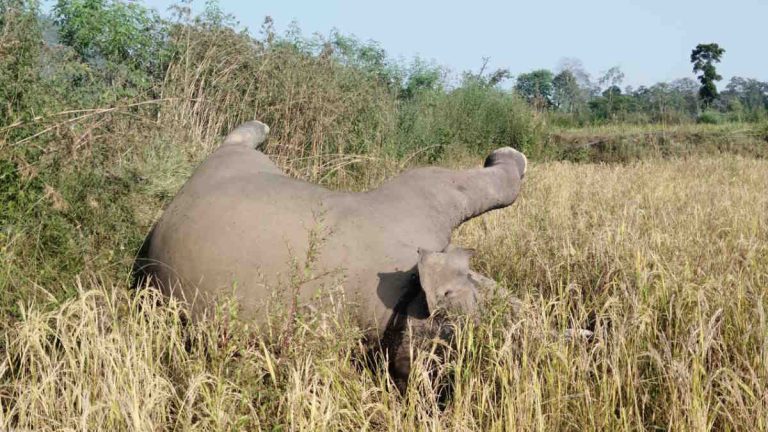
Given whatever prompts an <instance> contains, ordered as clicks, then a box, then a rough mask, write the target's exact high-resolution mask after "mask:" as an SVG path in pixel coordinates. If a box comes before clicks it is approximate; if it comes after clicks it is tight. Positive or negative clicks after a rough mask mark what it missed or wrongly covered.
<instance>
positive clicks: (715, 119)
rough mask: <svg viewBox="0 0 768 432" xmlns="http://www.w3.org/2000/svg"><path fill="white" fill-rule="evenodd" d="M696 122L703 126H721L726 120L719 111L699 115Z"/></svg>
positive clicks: (709, 111)
mask: <svg viewBox="0 0 768 432" xmlns="http://www.w3.org/2000/svg"><path fill="white" fill-rule="evenodd" d="M696 121H697V122H698V123H703V124H721V123H723V122H724V121H725V118H724V117H723V114H722V113H720V112H718V111H712V110H708V111H704V112H702V113H701V114H699V117H698V118H697V119H696Z"/></svg>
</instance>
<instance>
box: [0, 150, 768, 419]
mask: <svg viewBox="0 0 768 432" xmlns="http://www.w3.org/2000/svg"><path fill="white" fill-rule="evenodd" d="M525 181H526V183H525V186H524V190H523V192H522V194H521V196H520V198H519V200H518V202H517V203H516V204H514V205H513V206H512V207H510V208H508V209H505V210H501V211H497V212H493V213H491V214H488V215H485V216H484V217H481V218H478V219H476V220H473V221H471V222H469V223H467V224H465V225H464V226H463V227H461V229H460V230H458V232H457V233H456V242H458V243H461V244H463V245H466V246H469V247H474V248H476V249H477V250H478V254H477V257H476V259H475V263H474V265H475V267H476V269H477V270H480V271H482V272H484V273H486V274H488V275H489V276H491V277H493V278H495V279H497V280H498V281H499V282H500V283H501V285H502V288H503V290H504V292H507V293H512V294H514V295H516V296H519V297H520V298H521V299H522V308H521V310H520V312H519V314H517V315H515V314H512V313H511V308H510V307H509V305H508V304H507V303H506V301H505V300H504V296H503V295H499V297H498V298H496V299H495V300H494V301H492V302H490V304H489V305H488V309H487V311H486V313H484V314H483V319H482V322H481V323H480V324H479V325H478V326H476V327H471V328H467V329H465V330H463V331H461V332H460V333H459V335H458V340H457V347H456V349H455V350H453V351H451V353H450V355H449V356H448V359H447V361H445V362H444V363H442V364H438V363H435V362H434V361H433V359H432V358H431V356H430V354H429V353H422V354H421V355H420V357H419V360H418V362H417V368H416V370H415V371H414V374H413V376H412V381H411V386H410V388H409V390H408V394H407V395H405V396H400V395H398V394H397V392H396V391H395V389H394V386H392V385H391V384H390V383H389V382H388V380H387V377H386V375H385V374H384V373H383V372H381V371H379V372H372V371H369V370H368V369H366V368H365V367H362V366H361V364H360V355H359V354H360V351H361V347H360V344H359V342H358V338H359V334H360V332H359V329H354V328H352V327H350V326H349V325H348V324H347V322H346V320H345V319H344V317H343V315H340V314H338V313H336V312H334V309H332V308H331V309H329V310H328V311H326V312H319V313H318V314H316V315H313V316H308V317H307V319H306V320H305V322H302V323H301V325H298V326H295V334H294V335H293V336H292V338H291V340H292V341H293V343H292V344H291V346H289V347H283V346H280V345H278V344H275V343H274V338H271V337H270V336H269V334H268V333H267V332H266V331H259V330H258V329H254V328H250V327H248V326H247V324H245V323H241V322H238V321H237V320H233V319H231V318H232V317H231V315H232V314H231V313H224V312H223V313H222V316H221V317H220V319H218V320H216V321H212V322H208V323H204V324H202V325H199V326H188V325H184V324H183V323H182V321H181V320H180V319H179V306H178V305H176V304H174V303H172V302H171V303H168V302H166V301H163V300H162V299H160V297H159V296H158V294H157V293H155V292H154V291H152V290H144V291H140V292H139V293H131V292H128V291H127V289H126V287H125V286H121V285H117V286H115V284H114V283H113V282H106V281H102V280H100V279H98V278H97V277H96V275H94V276H93V277H91V278H89V279H87V280H86V279H83V280H82V281H81V282H79V283H76V284H75V286H74V287H73V289H75V290H76V291H77V295H76V296H75V297H74V298H73V299H72V300H69V301H68V302H66V303H64V304H62V305H60V306H58V307H56V308H55V309H53V310H50V309H46V308H43V307H42V306H40V305H27V306H24V307H23V308H22V312H21V319H20V320H19V321H18V322H16V323H14V324H13V326H12V327H11V328H8V329H4V330H3V338H4V341H3V342H2V344H0V346H2V347H3V348H2V358H1V359H0V430H25V429H28V430H311V431H316V430H484V431H501V430H574V431H576V430H578V431H581V430H711V429H715V430H767V429H768V396H766V394H767V393H766V391H765V389H766V388H768V318H767V317H766V311H767V310H768V217H767V216H766V214H768V194H766V193H765V192H766V190H768V162H766V161H764V160H756V159H748V158H740V157H734V156H719V157H711V158H696V159H690V160H685V161H683V160H648V161H644V162H639V163H635V164H629V165H594V164H570V163H561V162H551V163H542V164H539V165H534V166H533V167H532V169H531V171H530V173H529V174H528V175H527V178H526V180H525ZM338 302H339V303H343V298H341V299H338ZM224 311H225V312H226V308H225V309H224ZM566 328H589V329H592V330H594V332H595V336H594V338H593V339H591V340H573V341H567V340H565V339H564V338H562V337H558V336H555V335H556V334H558V332H559V331H560V330H563V329H566ZM552 330H556V331H554V332H553V331H552ZM434 375H437V377H436V378H432V377H433V376H434ZM446 383H452V390H451V391H450V392H449V394H450V396H449V397H448V398H447V401H446V400H442V401H441V400H438V398H437V396H436V394H440V393H442V394H446V393H445V392H444V391H443V392H436V391H434V387H435V386H442V385H445V384H446Z"/></svg>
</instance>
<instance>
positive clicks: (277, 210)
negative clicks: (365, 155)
mask: <svg viewBox="0 0 768 432" xmlns="http://www.w3.org/2000/svg"><path fill="white" fill-rule="evenodd" d="M268 132H269V128H268V127H267V126H266V125H264V124H262V123H260V122H257V121H252V122H248V123H245V124H243V125H241V126H240V127H238V128H237V129H235V130H234V131H232V132H231V133H230V134H229V135H228V136H227V137H226V138H225V140H224V142H223V144H222V145H221V146H220V147H219V148H218V149H217V150H216V151H215V152H213V153H212V154H211V155H210V156H209V157H208V158H207V159H206V160H205V161H204V162H203V163H202V164H201V165H200V166H199V167H198V168H197V170H196V171H195V172H194V174H193V175H192V177H191V178H190V179H189V180H188V181H187V182H186V184H185V185H184V186H183V187H182V189H181V190H180V191H179V193H178V194H177V195H176V197H175V198H174V199H173V201H172V202H171V203H170V205H169V206H168V207H167V208H166V210H165V211H164V213H163V215H162V217H161V218H160V220H159V221H158V222H157V224H156V225H155V227H154V228H153V230H152V232H151V233H150V235H149V236H148V237H147V239H146V241H145V244H144V247H143V249H142V252H141V253H140V256H139V259H138V260H137V263H138V264H139V265H140V267H141V268H142V270H143V273H144V274H145V275H151V277H152V279H153V280H154V281H155V284H158V285H159V286H160V288H161V289H162V290H163V291H164V292H165V293H166V294H168V295H172V296H175V297H177V298H179V299H182V300H184V301H185V302H186V304H187V305H188V308H189V311H190V316H191V317H192V319H193V320H199V319H202V318H203V317H204V316H205V315H206V313H209V312H210V311H211V307H212V305H213V304H214V303H215V301H216V300H217V299H219V298H221V297H222V296H232V295H233V296H234V297H235V298H236V300H237V303H238V305H239V308H240V313H239V316H240V317H241V318H243V319H248V320H256V321H263V317H264V313H263V309H262V306H263V304H264V301H265V300H266V299H268V298H270V297H271V296H272V295H273V294H274V291H275V290H280V289H284V290H285V289H289V288H287V287H288V286H289V285H290V284H289V283H288V282H289V279H290V275H291V272H292V271H293V270H292V268H293V267H294V265H292V264H291V263H292V262H293V263H295V262H296V260H297V259H298V260H303V259H304V257H306V254H307V250H308V248H309V245H310V243H311V241H310V236H311V233H312V232H313V229H315V228H316V227H318V226H320V227H321V229H322V230H324V232H327V233H328V235H327V238H325V240H324V241H323V243H322V245H321V247H320V248H319V250H318V256H317V257H316V264H315V267H316V269H317V271H316V273H317V274H323V271H325V270H328V271H330V270H337V271H331V272H330V273H329V274H328V275H327V276H325V277H317V278H315V279H313V280H312V281H311V282H308V283H305V284H303V285H302V286H300V287H299V289H298V292H297V294H298V301H299V303H301V302H309V301H311V298H312V296H313V295H315V294H316V293H317V291H318V288H319V287H321V286H323V284H327V283H331V282H332V281H331V278H333V277H338V274H340V273H341V274H343V276H344V280H343V290H344V293H345V299H346V301H348V302H349V305H350V306H349V308H350V311H351V313H352V316H353V317H354V319H355V320H356V321H357V324H358V325H360V326H361V328H363V329H366V330H369V331H370V333H371V334H372V335H374V336H378V337H382V336H384V335H385V332H386V330H387V329H388V328H391V327H392V326H393V323H394V322H395V321H398V320H397V319H395V318H396V317H397V316H402V315H405V316H407V317H408V319H409V320H412V321H414V322H418V321H420V320H426V319H428V318H429V316H430V315H433V313H434V312H435V311H436V310H437V309H438V308H441V307H446V308H451V307H454V308H457V309H460V310H464V311H466V312H471V310H472V309H473V308H474V307H476V304H477V299H476V297H477V294H478V293H477V287H478V286H479V285H480V284H482V282H480V281H479V279H482V277H481V276H479V275H477V274H476V273H474V272H471V270H470V269H469V255H470V254H469V253H468V252H467V251H465V250H463V249H457V248H448V246H449V242H450V238H451V233H452V231H453V229H454V228H456V227H457V226H459V225H460V224H461V223H463V222H464V221H466V220H468V219H471V218H473V217H475V216H478V215H480V214H483V213H485V212H487V211H490V210H493V209H498V208H502V207H505V206H508V205H510V204H512V203H513V202H514V201H515V199H516V198H517V196H518V193H519V192H520V187H521V181H522V178H523V175H524V173H525V170H526V166H527V160H526V158H525V156H524V155H523V154H522V153H520V152H518V151H516V150H514V149H512V148H509V147H505V148H500V149H498V150H495V151H494V152H492V153H491V154H490V155H489V156H488V157H487V158H486V160H485V163H484V166H483V167H482V168H472V169H466V170H450V169H445V168H438V167H425V168H417V169H412V170H409V171H406V172H404V173H403V174H401V175H399V176H397V177H395V178H393V179H391V180H389V181H388V182H386V183H384V184H383V185H382V186H381V187H379V188H377V189H374V190H370V191H367V192H340V191H332V190H329V189H327V188H324V187H321V186H318V185H315V184H311V183H308V182H305V181H301V180H297V179H294V178H291V177H289V176H287V175H286V174H284V173H283V172H282V171H281V170H280V169H279V168H278V167H277V166H276V165H275V164H274V163H273V162H272V161H271V160H270V159H269V158H268V157H267V156H266V155H265V154H264V153H262V152H261V151H259V147H260V146H261V145H262V143H263V142H264V140H265V139H266V136H267V134H268ZM420 281H421V283H420ZM400 321H401V322H402V320H400Z"/></svg>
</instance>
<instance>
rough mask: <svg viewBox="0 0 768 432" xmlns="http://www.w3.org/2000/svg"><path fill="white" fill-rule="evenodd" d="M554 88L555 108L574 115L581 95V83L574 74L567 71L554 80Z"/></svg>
mask: <svg viewBox="0 0 768 432" xmlns="http://www.w3.org/2000/svg"><path fill="white" fill-rule="evenodd" d="M552 86H553V87H554V94H553V102H554V103H555V106H557V108H558V109H560V110H561V111H565V112H567V113H572V112H573V111H574V108H575V107H576V105H577V103H578V100H579V97H580V94H581V88H579V83H578V81H576V77H575V76H574V75H573V72H571V71H569V70H567V69H566V70H564V71H562V72H560V73H559V74H557V75H556V76H555V78H554V79H553V80H552Z"/></svg>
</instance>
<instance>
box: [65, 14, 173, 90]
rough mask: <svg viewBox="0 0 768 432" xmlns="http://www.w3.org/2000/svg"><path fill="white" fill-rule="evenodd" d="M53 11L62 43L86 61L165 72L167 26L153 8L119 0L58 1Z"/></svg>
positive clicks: (157, 72) (154, 72) (158, 73)
mask: <svg viewBox="0 0 768 432" xmlns="http://www.w3.org/2000/svg"><path fill="white" fill-rule="evenodd" d="M53 14H54V17H55V21H56V24H57V25H58V26H59V37H60V38H61V42H62V43H64V44H65V45H67V46H70V47H72V48H73V49H74V50H75V51H76V52H77V53H78V54H79V55H80V56H81V57H82V58H83V59H84V60H86V61H89V62H91V63H95V64H99V63H101V62H103V61H105V60H106V61H107V62H112V63H113V64H115V65H118V64H121V65H127V66H129V67H130V68H132V69H135V70H142V71H150V72H151V73H153V74H157V75H158V76H159V75H160V74H162V72H163V71H162V68H161V63H162V60H163V53H162V52H161V51H162V41H163V37H162V35H161V33H162V32H163V31H164V29H163V22H162V20H161V19H160V17H159V16H158V15H157V13H156V12H155V11H154V10H152V9H149V8H147V7H144V6H142V5H141V4H140V3H134V2H123V1H120V0H59V1H58V2H56V4H55V5H54V7H53Z"/></svg>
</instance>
